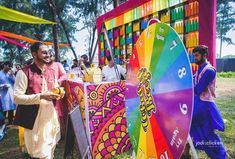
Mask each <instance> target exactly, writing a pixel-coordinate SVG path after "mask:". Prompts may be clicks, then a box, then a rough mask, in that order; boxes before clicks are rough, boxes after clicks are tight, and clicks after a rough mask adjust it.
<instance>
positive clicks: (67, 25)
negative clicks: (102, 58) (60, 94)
mask: <svg viewBox="0 0 235 159" xmlns="http://www.w3.org/2000/svg"><path fill="white" fill-rule="evenodd" d="M48 1H50V2H54V4H53V5H54V6H53V7H54V8H55V9H56V13H57V18H58V19H59V21H58V26H57V27H58V33H59V37H58V41H59V43H61V42H63V43H66V42H68V43H71V41H76V39H75V37H74V34H75V32H76V31H80V30H83V29H87V31H88V33H89V35H88V40H87V41H88V42H87V43H88V49H87V52H88V55H89V59H90V62H92V60H93V58H94V54H95V51H94V50H93V49H94V45H95V37H96V36H95V35H96V23H95V22H96V18H97V17H98V16H100V15H101V14H103V13H105V12H107V11H108V10H109V9H112V0H82V1H77V0H56V1H55V0H17V1H12V2H11V1H8V0H1V1H0V5H3V6H5V7H8V8H12V9H15V10H18V11H22V12H25V13H28V14H31V15H34V16H38V17H41V18H44V19H48V20H52V19H53V16H52V14H51V12H50V10H49V7H48V4H47V2H48ZM78 22H79V23H83V27H82V28H79V29H78V28H77V27H76V24H77V23H78ZM0 29H1V30H4V31H9V32H13V33H16V34H20V35H23V36H27V37H30V38H33V39H37V40H41V41H52V40H53V39H52V37H53V36H52V28H51V27H50V26H48V25H30V24H23V23H14V22H8V21H1V20H0ZM71 45H72V44H71ZM0 48H3V49H4V50H5V51H4V55H6V56H5V58H6V59H14V58H15V60H16V61H17V62H18V61H19V58H17V57H16V56H21V55H23V54H25V52H29V51H25V50H24V49H21V48H18V47H16V46H15V45H11V44H8V43H6V42H3V41H0ZM71 49H72V51H73V52H74V56H75V58H76V53H75V51H74V49H73V47H72V46H71ZM67 50H68V48H60V53H61V55H62V56H63V55H64V54H65V52H66V51H67ZM92 50H93V51H92ZM9 52H11V54H10V53H9ZM28 54H29V55H30V53H28ZM13 55H14V56H13Z"/></svg>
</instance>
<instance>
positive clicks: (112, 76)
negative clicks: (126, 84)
mask: <svg viewBox="0 0 235 159" xmlns="http://www.w3.org/2000/svg"><path fill="white" fill-rule="evenodd" d="M117 68H118V71H119V75H120V76H121V75H123V76H124V77H125V74H126V69H125V68H123V67H122V66H120V65H117ZM102 74H103V76H104V78H105V79H104V80H105V81H119V80H120V79H118V78H117V75H116V72H115V69H114V66H113V67H112V68H110V67H109V66H108V65H106V66H104V68H103V70H102Z"/></svg>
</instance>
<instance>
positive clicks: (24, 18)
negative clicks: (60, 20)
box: [0, 6, 56, 24]
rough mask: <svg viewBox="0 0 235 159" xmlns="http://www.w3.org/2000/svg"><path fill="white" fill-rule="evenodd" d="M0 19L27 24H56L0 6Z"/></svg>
mask: <svg viewBox="0 0 235 159" xmlns="http://www.w3.org/2000/svg"><path fill="white" fill-rule="evenodd" d="M0 13H1V14H0V19H3V20H9V21H14V22H20V23H29V24H56V23H55V22H52V21H48V20H45V19H42V18H38V17H35V16H32V15H29V14H25V13H22V12H19V11H16V10H13V9H10V8H6V7H3V6H0Z"/></svg>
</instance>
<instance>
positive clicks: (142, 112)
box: [126, 23, 193, 159]
mask: <svg viewBox="0 0 235 159" xmlns="http://www.w3.org/2000/svg"><path fill="white" fill-rule="evenodd" d="M126 87H127V90H126V117H127V126H128V132H129V134H130V139H131V142H132V146H133V149H134V152H135V155H136V157H137V158H141V159H142V158H144V159H145V158H146V159H149V158H158V159H171V158H179V157H180V156H181V154H182V152H183V150H184V147H185V145H186V143H187V137H188V134H189V130H190V124H191V118H192V110H193V79H192V71H191V67H190V63H189V60H188V56H187V52H186V49H185V47H184V45H183V43H182V41H181V40H180V38H179V36H178V34H177V33H176V32H175V31H174V30H173V29H172V28H171V27H170V26H168V25H167V24H165V23H154V24H152V25H150V26H149V27H148V28H147V29H145V30H144V31H143V32H142V33H141V35H140V37H139V39H138V40H137V42H136V45H135V47H134V51H133V53H132V55H131V57H130V63H129V67H128V72H127V80H126Z"/></svg>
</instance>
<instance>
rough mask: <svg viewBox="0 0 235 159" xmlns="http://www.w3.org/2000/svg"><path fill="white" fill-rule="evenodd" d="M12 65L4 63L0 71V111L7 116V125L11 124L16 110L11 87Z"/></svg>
mask: <svg viewBox="0 0 235 159" xmlns="http://www.w3.org/2000/svg"><path fill="white" fill-rule="evenodd" d="M12 67H13V64H12V63H11V62H10V61H6V62H4V64H3V69H2V70H1V71H0V95H1V104H2V111H3V112H4V116H5V117H6V115H7V116H8V125H11V124H12V123H13V113H14V110H15V109H16V105H15V103H14V99H13V85H14V82H15V76H14V73H13V71H12Z"/></svg>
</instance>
